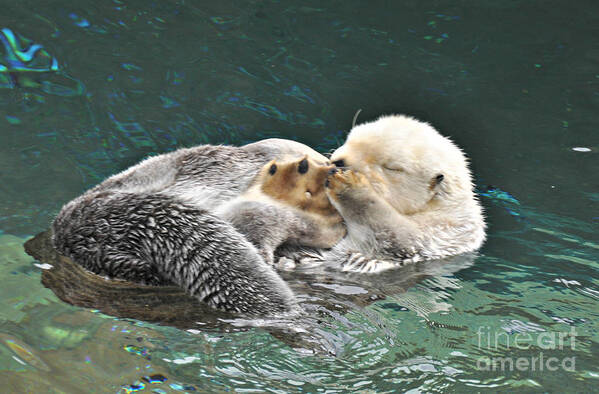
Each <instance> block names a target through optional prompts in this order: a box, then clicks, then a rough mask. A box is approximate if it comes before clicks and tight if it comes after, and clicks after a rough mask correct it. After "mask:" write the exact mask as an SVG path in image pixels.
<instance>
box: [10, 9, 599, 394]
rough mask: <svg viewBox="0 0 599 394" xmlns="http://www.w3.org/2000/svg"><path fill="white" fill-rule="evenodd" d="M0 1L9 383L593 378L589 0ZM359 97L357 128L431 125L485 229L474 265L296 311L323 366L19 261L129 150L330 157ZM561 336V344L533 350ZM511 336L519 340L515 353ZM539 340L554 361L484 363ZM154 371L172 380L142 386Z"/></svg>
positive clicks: (596, 373)
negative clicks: (275, 144)
mask: <svg viewBox="0 0 599 394" xmlns="http://www.w3.org/2000/svg"><path fill="white" fill-rule="evenodd" d="M0 8H1V9H2V12H1V13H0V28H6V29H9V30H3V32H2V33H0V35H2V37H3V39H2V43H1V45H0V381H2V382H6V385H5V387H8V388H9V389H10V391H14V392H22V391H26V390H29V391H32V392H42V391H50V392H52V390H53V391H54V392H87V391H97V392H118V391H119V390H121V391H133V390H142V389H143V390H145V391H148V392H150V391H151V390H163V391H164V392H176V391H192V389H194V390H198V391H203V392H205V391H225V390H234V389H235V390H239V391H241V390H247V391H257V390H267V391H279V392H285V391H300V390H303V391H307V392H315V391H328V392H346V391H357V390H363V391H365V392H367V391H368V390H372V391H376V392H392V391H395V390H400V391H409V390H413V391H412V392H430V391H453V392H466V391H472V392H477V391H486V390H501V391H513V390H518V389H520V390H526V391H539V392H563V391H572V392H590V391H594V390H596V387H597V384H598V383H599V356H597V353H598V351H599V348H598V344H599V333H598V331H599V322H598V318H599V240H598V237H597V231H598V228H599V209H598V207H599V177H598V175H597V174H598V172H599V171H598V170H599V161H598V158H599V156H598V152H599V132H598V131H597V130H598V129H599V117H598V116H597V113H598V109H599V41H598V38H597V37H599V34H598V33H599V5H597V4H596V3H595V2H592V1H576V2H564V1H509V2H508V1H504V2H497V1H430V2H427V1H401V2H382V1H381V2H358V1H345V2H340V1H339V2H317V1H306V2H301V3H299V2H297V3H296V2H286V1H281V2H276V1H249V2H248V1H223V2H218V3H217V2H202V1H195V2H192V1H160V2H158V1H156V2H152V1H146V2H144V1H124V0H123V1H117V0H114V1H101V2H97V1H96V2H92V1H89V0H82V1H78V2H67V1H55V2H40V1H28V0H23V1H19V2H14V1H5V0H0ZM8 32H12V34H13V35H14V39H10V36H11V34H10V33H8ZM36 44H37V45H41V46H43V48H39V49H36V48H33V50H32V46H33V45H36ZM28 50H29V52H28ZM3 67H4V68H3ZM359 108H361V109H363V111H362V113H361V114H360V117H359V120H358V121H359V122H362V121H367V120H373V119H375V118H376V117H377V116H378V115H380V114H384V113H407V114H410V115H413V116H416V117H418V118H420V119H423V120H426V121H429V122H431V123H432V124H433V125H434V126H435V127H436V128H437V129H439V130H440V131H441V132H442V133H443V134H445V135H448V136H450V137H451V138H452V139H453V140H455V141H456V142H457V143H458V145H460V146H461V147H462V148H463V149H464V151H465V152H467V154H468V156H469V157H470V159H471V163H472V168H473V171H474V174H475V177H476V183H477V187H478V190H479V191H480V193H481V201H482V202H483V205H484V206H485V209H486V213H487V218H488V223H489V239H488V241H487V243H486V244H485V246H484V247H483V249H482V250H481V253H480V256H478V257H476V258H475V259H473V261H472V259H471V260H469V261H461V262H458V263H457V264H454V265H453V266H451V267H449V268H447V269H442V268H439V267H437V266H434V267H424V268H423V271H424V272H426V275H424V276H422V277H419V279H418V280H414V281H408V282H409V284H405V283H402V285H401V286H399V287H401V291H397V289H395V290H394V291H390V292H389V293H388V294H386V295H387V298H386V299H385V300H382V301H377V302H374V303H369V304H368V305H359V304H358V303H351V304H350V309H349V310H347V309H345V310H344V311H343V313H338V312H336V311H335V310H333V309H332V308H323V309H321V310H319V309H318V308H317V307H316V305H318V300H310V299H306V300H304V301H303V302H304V304H305V306H306V307H308V309H309V310H310V311H311V312H310V317H309V318H308V319H307V320H308V323H307V327H309V328H310V332H309V334H310V335H312V337H313V338H314V340H315V341H316V342H318V343H321V344H325V345H326V347H327V348H329V349H334V353H335V355H327V354H324V355H323V354H316V355H311V354H307V353H305V352H301V351H299V350H294V349H292V348H291V347H290V346H289V344H288V343H286V342H285V341H282V340H280V339H277V338H275V337H274V336H273V335H271V334H270V333H269V332H268V331H266V330H264V329H262V328H252V329H243V330H242V329H240V330H235V329H227V330H222V331H218V330H202V328H201V324H199V325H198V328H197V330H191V331H183V330H177V329H175V328H170V327H162V326H157V325H152V324H148V323H143V322H137V321H132V320H118V319H115V318H112V317H109V316H104V315H101V314H98V313H96V312H94V311H90V310H85V309H81V308H76V307H72V306H69V305H66V304H65V303H63V302H61V301H59V300H58V299H57V298H56V297H55V296H54V295H53V294H52V293H51V292H50V291H49V290H47V289H45V288H44V287H43V286H42V285H41V283H40V269H39V268H37V267H36V266H34V265H33V264H34V262H33V261H32V260H31V259H30V258H28V257H26V256H24V255H23V253H22V249H21V244H22V242H23V241H24V240H25V239H26V238H28V237H30V236H31V235H34V234H36V233H38V232H40V231H43V230H45V229H46V228H48V226H49V224H50V222H51V220H52V218H53V216H54V215H55V214H56V213H57V212H58V210H59V209H60V207H61V205H62V204H64V203H65V202H67V201H68V200H70V199H72V198H73V197H75V196H77V195H79V194H81V193H82V192H83V191H85V190H86V189H87V188H89V187H91V186H93V185H95V184H96V183H98V182H100V181H101V180H102V179H104V178H105V177H107V176H109V175H111V174H113V173H115V172H118V171H120V170H123V169H125V168H126V167H128V166H130V165H132V164H134V163H136V162H137V161H139V160H140V159H142V158H144V157H146V156H147V155H151V154H158V153H162V152H167V151H170V150H173V149H176V148H178V147H182V146H193V145H197V144H202V143H214V144H221V143H222V144H236V145H239V144H244V143H247V142H251V141H255V140H258V139H262V138H267V137H282V138H291V139H296V140H298V141H300V142H303V143H306V144H308V145H310V146H312V147H314V148H316V149H317V150H319V151H321V152H328V151H331V150H333V149H335V148H336V147H337V146H339V145H341V144H342V143H343V141H344V138H345V135H346V133H347V131H348V130H349V128H350V127H351V121H352V117H353V115H354V113H355V111H356V110H357V109H359ZM574 148H576V149H574ZM579 148H584V149H579ZM406 275H408V274H407V273H406ZM401 276H402V272H399V273H395V274H393V275H392V274H389V275H388V276H382V277H381V278H379V279H376V280H378V281H381V282H385V281H387V282H385V284H386V285H390V283H389V282H390V281H391V279H390V278H401ZM381 286H382V287H384V286H383V285H381ZM329 287H330V286H329ZM340 292H341V293H342V292H343V290H342V289H341V290H340V289H339V288H337V289H335V288H334V286H333V288H332V289H330V291H329V292H327V291H323V292H321V293H319V294H320V296H321V297H322V299H327V298H328V299H336V297H337V296H338V294H337V293H340ZM572 329H574V330H575V332H576V334H577V336H576V338H575V346H572V343H571V342H572V341H571V338H570V337H568V338H570V339H568V340H566V341H565V342H564V344H563V346H561V349H560V348H559V347H560V346H558V345H559V344H558V343H555V345H556V346H553V347H552V346H551V344H552V341H551V338H552V335H553V336H555V337H556V338H557V337H559V333H570V332H571V330H572ZM518 335H520V336H519V338H521V339H522V338H525V337H526V335H530V337H531V340H530V343H531V346H529V347H528V348H527V349H519V348H517V347H515V346H514V341H515V340H516V339H517V338H518ZM487 339H488V341H487ZM495 339H497V343H498V344H497V346H495ZM523 347H524V346H523ZM540 353H543V354H544V356H545V357H546V358H548V357H554V358H555V359H556V360H558V364H559V365H560V366H559V367H558V368H557V370H555V371H550V370H548V369H547V368H545V369H544V370H542V371H541V370H539V368H538V366H537V368H536V369H535V370H532V368H530V367H528V368H524V369H523V370H518V369H517V368H513V370H495V371H493V370H491V371H486V370H484V369H485V368H484V367H485V363H484V362H481V360H484V359H485V358H486V357H489V358H494V359H497V358H511V359H512V360H513V361H516V360H517V359H518V358H523V359H527V360H531V359H532V358H533V357H537V358H538V357H539V356H540ZM572 357H574V358H575V367H574V368H573V369H572V370H567V369H571V368H564V367H563V365H562V364H560V363H562V362H563V361H564V360H566V361H567V360H571V359H572ZM555 365H557V364H555ZM569 365H571V364H567V363H566V366H569ZM546 367H547V366H546ZM156 375H161V376H164V377H166V378H167V380H166V381H164V382H163V381H161V379H158V378H156V379H158V381H155V382H154V380H156V379H146V381H144V380H143V377H144V376H156ZM148 380H149V381H148ZM136 381H138V383H136ZM152 382H153V383H152ZM158 392H160V391H158Z"/></svg>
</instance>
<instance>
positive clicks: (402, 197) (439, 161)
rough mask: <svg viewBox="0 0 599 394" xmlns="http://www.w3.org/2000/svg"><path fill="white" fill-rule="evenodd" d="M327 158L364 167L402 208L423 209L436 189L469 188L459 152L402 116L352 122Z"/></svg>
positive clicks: (386, 195)
mask: <svg viewBox="0 0 599 394" xmlns="http://www.w3.org/2000/svg"><path fill="white" fill-rule="evenodd" d="M331 161H332V162H333V163H334V164H336V165H337V166H342V167H346V168H349V169H351V170H353V171H357V172H360V173H362V174H363V175H364V176H366V178H367V179H368V180H369V181H370V183H371V185H372V187H373V188H374V189H375V191H376V192H377V194H379V195H380V196H381V197H383V198H384V199H385V200H386V201H387V202H388V203H389V204H391V205H392V206H393V207H394V208H395V209H396V210H397V211H398V212H400V213H402V214H413V213H417V212H421V211H423V210H425V209H426V207H427V205H428V204H429V203H431V201H433V200H434V199H435V197H437V196H438V195H440V194H443V195H444V196H448V195H451V194H452V193H453V194H459V193H464V192H468V193H469V192H471V190H472V184H471V180H470V172H469V170H468V167H467V164H466V159H465V157H464V155H463V153H462V152H461V151H460V150H459V149H458V148H457V147H456V146H455V145H454V144H453V143H452V142H451V141H450V140H449V139H447V138H445V137H443V136H442V135H440V134H439V133H438V132H437V131H436V130H435V129H434V128H433V127H431V126H430V125H428V124H426V123H423V122H420V121H417V120H415V119H412V118H409V117H406V116H401V115H396V116H387V117H382V118H380V119H378V120H376V121H374V122H371V123H365V124H362V125H358V126H356V127H354V128H353V129H352V131H351V132H350V134H349V136H348V137H347V140H346V142H345V144H343V146H341V147H340V148H339V149H337V150H336V151H335V152H334V153H333V154H332V156H331ZM436 200H437V201H438V200H439V199H436Z"/></svg>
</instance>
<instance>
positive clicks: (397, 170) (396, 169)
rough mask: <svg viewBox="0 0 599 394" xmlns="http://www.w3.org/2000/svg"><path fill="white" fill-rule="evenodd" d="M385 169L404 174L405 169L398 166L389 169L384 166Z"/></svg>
mask: <svg viewBox="0 0 599 394" xmlns="http://www.w3.org/2000/svg"><path fill="white" fill-rule="evenodd" d="M383 168H384V169H385V170H389V171H393V172H404V169H403V168H401V167H397V166H393V167H389V166H386V165H384V166H383Z"/></svg>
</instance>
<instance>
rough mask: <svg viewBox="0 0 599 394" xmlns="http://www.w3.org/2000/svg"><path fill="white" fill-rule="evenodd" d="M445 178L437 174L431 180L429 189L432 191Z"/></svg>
mask: <svg viewBox="0 0 599 394" xmlns="http://www.w3.org/2000/svg"><path fill="white" fill-rule="evenodd" d="M443 179H445V176H444V175H443V174H437V176H435V177H434V178H433V179H431V183H430V188H431V190H433V189H434V188H435V187H437V186H439V184H440V183H441V182H443Z"/></svg>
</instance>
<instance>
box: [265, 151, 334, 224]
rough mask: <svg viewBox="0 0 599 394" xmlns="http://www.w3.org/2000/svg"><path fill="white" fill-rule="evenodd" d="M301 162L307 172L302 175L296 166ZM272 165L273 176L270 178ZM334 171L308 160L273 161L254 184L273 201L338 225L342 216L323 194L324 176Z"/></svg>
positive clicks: (332, 167)
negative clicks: (304, 162)
mask: <svg viewBox="0 0 599 394" xmlns="http://www.w3.org/2000/svg"><path fill="white" fill-rule="evenodd" d="M303 160H306V161H307V163H308V169H307V172H306V173H303V174H302V173H300V171H299V166H300V163H301V162H302V161H303ZM273 165H275V166H276V172H275V173H274V174H270V172H269V171H270V169H271V168H272V166H273ZM334 168H335V166H333V165H330V164H326V165H323V164H319V163H317V162H315V161H314V160H312V159H310V158H309V157H308V156H304V157H302V158H300V159H296V160H293V161H281V160H272V161H271V162H269V163H268V164H267V165H266V166H264V168H263V169H262V171H261V172H260V173H259V175H258V177H257V179H256V182H257V184H259V186H260V190H261V191H262V192H263V193H264V194H266V195H268V196H270V197H272V198H274V199H275V200H278V201H281V202H283V203H285V204H288V205H291V206H293V207H296V208H298V209H301V210H302V211H305V212H310V213H313V214H316V215H319V216H322V217H326V218H329V219H331V220H334V221H336V222H340V221H341V216H340V215H339V213H338V212H337V210H336V209H335V208H334V207H333V206H332V205H331V203H330V201H329V199H328V197H327V195H326V193H325V181H326V178H327V175H328V173H329V171H330V170H332V169H334Z"/></svg>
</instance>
